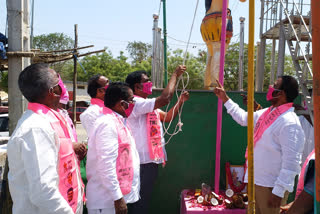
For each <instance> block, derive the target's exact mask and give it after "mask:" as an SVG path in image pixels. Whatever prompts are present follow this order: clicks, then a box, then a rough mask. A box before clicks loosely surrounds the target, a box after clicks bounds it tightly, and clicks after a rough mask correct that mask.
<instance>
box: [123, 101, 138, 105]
mask: <svg viewBox="0 0 320 214" xmlns="http://www.w3.org/2000/svg"><path fill="white" fill-rule="evenodd" d="M123 102H125V103H127V104H128V105H129V104H130V103H132V104H135V103H136V101H135V100H130V101H125V100H123Z"/></svg>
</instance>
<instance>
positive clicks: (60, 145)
mask: <svg viewBox="0 0 320 214" xmlns="http://www.w3.org/2000/svg"><path fill="white" fill-rule="evenodd" d="M18 84H19V88H20V90H21V92H22V94H23V96H24V97H25V98H26V99H27V100H28V101H29V103H28V110H27V111H25V112H24V113H23V115H22V117H21V118H20V120H19V121H18V124H17V127H16V129H15V131H14V132H13V134H12V136H11V138H10V140H9V142H8V160H9V175H8V178H9V188H10V193H11V196H12V200H13V209H12V211H13V213H14V214H20V213H34V214H53V213H55V214H57V213H60V214H74V213H76V214H81V213H82V206H83V203H82V198H83V193H84V189H83V187H82V185H81V184H82V181H81V176H80V169H79V167H78V164H77V159H76V156H75V153H74V151H73V148H72V142H71V137H70V134H69V132H68V127H67V126H68V125H67V122H66V120H65V119H64V118H63V117H62V116H61V115H60V114H59V112H58V105H59V100H60V96H61V91H62V90H61V87H60V86H59V77H58V75H57V73H56V72H55V71H54V70H52V69H50V68H49V67H48V65H47V64H33V65H30V66H28V67H27V68H25V69H24V70H23V71H22V72H21V73H20V75H19V80H18ZM70 177H72V179H71V180H70ZM68 178H69V180H68ZM70 188H71V189H72V196H73V197H72V198H70V197H68V195H70V190H69V189H70ZM68 190H69V191H68Z"/></svg>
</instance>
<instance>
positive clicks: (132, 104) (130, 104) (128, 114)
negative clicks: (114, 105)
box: [124, 101, 134, 117]
mask: <svg viewBox="0 0 320 214" xmlns="http://www.w3.org/2000/svg"><path fill="white" fill-rule="evenodd" d="M125 102H126V101H125ZM126 103H128V102H126ZM133 108H134V103H128V108H127V109H125V110H124V112H125V113H126V115H127V117H129V116H130V114H131V113H132V111H133Z"/></svg>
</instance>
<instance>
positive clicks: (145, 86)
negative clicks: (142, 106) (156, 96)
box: [142, 82, 152, 94]
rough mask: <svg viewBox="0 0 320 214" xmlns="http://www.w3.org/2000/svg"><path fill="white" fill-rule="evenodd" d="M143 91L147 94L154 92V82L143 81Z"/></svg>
mask: <svg viewBox="0 0 320 214" xmlns="http://www.w3.org/2000/svg"><path fill="white" fill-rule="evenodd" d="M142 86H143V88H142V92H144V93H146V94H152V82H145V83H142Z"/></svg>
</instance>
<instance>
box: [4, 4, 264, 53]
mask: <svg viewBox="0 0 320 214" xmlns="http://www.w3.org/2000/svg"><path fill="white" fill-rule="evenodd" d="M204 1H205V0H199V6H198V10H197V14H196V19H195V23H194V27H193V32H192V36H191V43H196V45H194V44H192V45H190V46H189V51H190V52H192V53H194V54H196V53H197V51H198V49H205V48H206V46H205V45H204V43H203V40H202V37H201V34H200V25H201V21H202V19H203V17H204V15H205V6H204ZM30 2H31V1H30ZM166 2H167V32H168V36H169V38H168V45H169V46H170V48H171V49H177V48H180V49H183V50H185V48H186V43H184V42H180V41H185V42H186V41H187V40H188V36H189V32H190V28H191V24H192V20H193V15H194V11H195V7H196V3H197V0H167V1H166ZM248 4H249V1H248V0H247V1H246V2H245V3H242V2H240V1H239V0H230V1H229V8H230V9H231V10H232V17H233V25H234V37H233V38H232V40H231V42H237V41H239V28H240V21H239V17H240V16H244V17H245V18H246V21H245V42H246V43H248V21H249V19H248V10H249V8H248ZM255 4H256V9H255V25H256V26H255V42H257V41H258V40H259V24H260V22H259V17H260V1H256V3H255ZM159 6H160V0H137V1H129V0H118V1H108V0H90V1H84V0H67V1H66V0H54V1H52V0H51V1H49V0H35V9H34V13H35V17H34V35H39V34H48V33H54V32H63V33H65V34H67V35H68V36H70V37H72V38H74V24H78V34H79V45H80V46H83V45H89V44H93V45H95V47H94V48H93V49H92V50H94V49H100V48H104V47H108V48H109V49H110V50H111V51H112V53H113V56H118V55H119V52H120V51H121V50H122V51H125V48H126V46H127V44H128V42H133V41H142V42H147V43H150V44H151V42H152V27H153V18H152V15H153V14H154V13H158V11H159ZM6 14H7V8H6V0H0V31H1V32H2V33H4V32H5V24H6ZM162 15H163V13H162V8H161V13H160V22H159V24H160V26H161V27H162V25H163V21H162V20H163V16H162ZM172 38H174V39H176V40H179V41H176V40H174V39H172Z"/></svg>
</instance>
